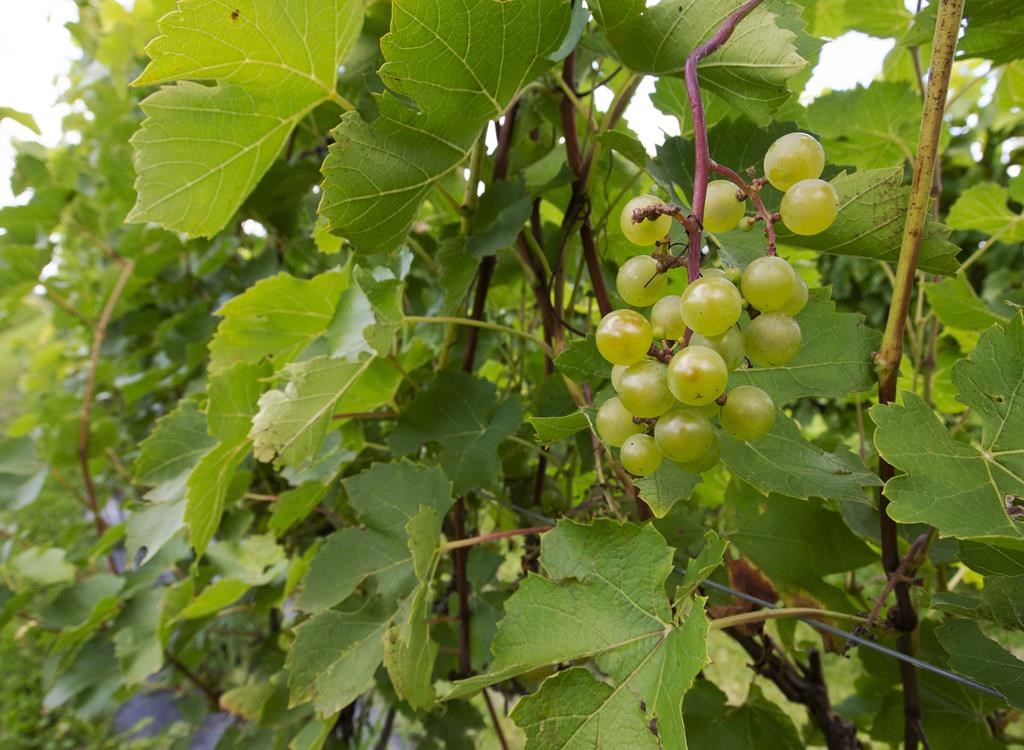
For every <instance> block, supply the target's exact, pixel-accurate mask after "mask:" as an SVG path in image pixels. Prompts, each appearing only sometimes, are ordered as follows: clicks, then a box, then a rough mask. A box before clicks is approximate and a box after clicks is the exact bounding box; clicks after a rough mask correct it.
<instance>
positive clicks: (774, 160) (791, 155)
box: [764, 133, 825, 192]
mask: <svg viewBox="0 0 1024 750" xmlns="http://www.w3.org/2000/svg"><path fill="white" fill-rule="evenodd" d="M824 168H825V149H823V148H822V147H821V144H820V143H818V140H817V139H816V138H815V137H814V136H811V135H808V134H807V133H787V134H786V135H784V136H782V137H781V138H779V139H778V140H776V141H775V143H773V144H772V145H771V146H769V147H768V151H767V152H765V155H764V176H765V177H767V178H768V182H770V183H771V184H772V186H773V187H775V188H777V189H779V190H782V191H783V192H785V191H786V190H789V189H790V188H791V187H792V186H793V185H794V184H796V183H797V182H799V181H800V180H810V179H814V178H815V177H821V170H823V169H824Z"/></svg>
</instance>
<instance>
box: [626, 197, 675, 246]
mask: <svg viewBox="0 0 1024 750" xmlns="http://www.w3.org/2000/svg"><path fill="white" fill-rule="evenodd" d="M664 202H665V201H663V200H661V198H658V197H657V196H654V195H638V196H637V197H636V198H634V199H633V200H631V201H630V202H629V203H627V204H626V206H625V208H623V209H622V214H620V216H619V226H620V227H622V233H623V234H624V235H626V239H627V240H629V241H630V242H632V243H633V244H635V245H653V244H654V243H655V242H657V241H658V240H660V239H664V237H665V235H666V234H668V230H669V229H670V228H671V227H672V217H671V216H659V217H658V218H657V219H655V220H654V221H651V220H649V219H644V220H643V221H641V222H640V223H638V224H634V223H633V212H634V211H635V210H636V209H638V208H647V207H648V206H656V205H658V204H659V203H664Z"/></svg>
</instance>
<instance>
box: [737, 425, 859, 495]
mask: <svg viewBox="0 0 1024 750" xmlns="http://www.w3.org/2000/svg"><path fill="white" fill-rule="evenodd" d="M722 461H723V462H724V463H725V465H726V466H728V467H729V470H730V471H731V472H732V473H733V474H734V475H736V476H737V477H739V478H740V479H742V480H743V481H745V482H747V483H748V484H751V485H753V486H754V487H756V488H757V489H758V490H760V491H761V492H763V493H765V494H767V493H770V492H777V493H779V494H780V495H786V496H788V497H797V498H804V499H806V498H810V497H824V498H836V499H842V500H849V501H851V502H856V503H866V502H867V501H868V500H867V495H866V494H865V492H864V488H865V487H871V486H874V485H877V484H879V481H878V477H877V476H875V475H874V474H873V473H872V472H870V471H868V470H867V469H865V468H864V464H863V463H861V461H860V459H859V458H858V457H857V456H855V455H853V454H852V453H850V452H849V451H847V450H846V449H845V448H843V447H840V448H839V449H838V450H837V451H836V452H835V453H829V452H827V451H825V450H822V449H821V448H819V447H817V446H816V445H814V444H813V443H811V442H809V441H808V440H807V439H806V438H805V437H804V436H803V434H802V433H801V432H800V428H799V427H798V426H797V424H796V423H795V422H794V421H793V420H792V419H790V418H788V417H787V416H786V415H784V414H779V415H778V416H777V417H776V419H775V425H774V426H773V427H772V429H771V430H770V431H769V432H768V433H767V434H766V435H764V436H763V437H760V438H758V439H757V440H753V441H750V442H747V441H743V440H737V439H736V438H734V437H731V436H730V435H727V434H725V433H723V434H722Z"/></svg>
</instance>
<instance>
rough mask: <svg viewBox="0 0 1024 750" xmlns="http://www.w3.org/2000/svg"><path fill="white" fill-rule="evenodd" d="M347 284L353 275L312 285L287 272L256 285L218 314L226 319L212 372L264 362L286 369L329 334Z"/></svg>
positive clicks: (333, 274)
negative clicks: (316, 341)
mask: <svg viewBox="0 0 1024 750" xmlns="http://www.w3.org/2000/svg"><path fill="white" fill-rule="evenodd" d="M348 286H349V274H348V273H347V272H345V271H336V270H335V271H327V272H326V273H322V274H320V275H319V276H315V277H313V278H312V279H309V280H308V281H306V280H303V279H297V278H295V277H294V276H290V275H289V274H286V273H279V274H277V275H276V276H271V277H270V278H268V279H261V280H260V281H257V282H256V283H255V284H253V285H252V286H251V287H249V288H248V289H246V290H245V291H244V292H243V293H242V294H240V295H238V296H237V297H235V298H233V299H230V300H228V301H227V302H225V303H224V304H223V305H222V306H221V308H220V309H219V310H218V311H217V314H218V315H221V316H223V318H224V320H222V321H221V322H220V325H218V326H217V332H216V334H214V337H213V339H212V340H211V341H210V373H211V374H217V373H219V372H220V371H222V370H224V369H226V368H228V367H230V366H231V365H233V364H234V363H235V362H251V363H257V362H260V361H262V360H264V359H269V360H271V361H272V362H273V365H274V369H275V370H279V369H281V368H282V367H284V366H285V365H286V364H288V363H289V362H291V361H292V360H293V359H295V357H296V356H298V355H299V354H300V353H301V352H302V350H303V349H305V348H306V347H307V346H309V345H310V344H311V343H312V342H313V341H314V340H315V339H317V338H319V337H320V336H322V335H323V334H324V333H325V332H326V331H327V326H328V324H329V323H330V322H331V319H332V318H333V317H334V310H335V308H336V307H337V306H338V302H339V300H340V299H341V295H342V292H344V291H345V290H346V289H347V288H348Z"/></svg>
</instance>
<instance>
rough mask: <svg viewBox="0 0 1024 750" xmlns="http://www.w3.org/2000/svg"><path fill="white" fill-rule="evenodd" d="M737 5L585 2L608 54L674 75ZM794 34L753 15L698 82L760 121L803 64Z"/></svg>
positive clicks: (768, 15)
mask: <svg viewBox="0 0 1024 750" xmlns="http://www.w3.org/2000/svg"><path fill="white" fill-rule="evenodd" d="M741 4H742V3H741V2H739V0H716V1H715V2H698V1H695V0H663V2H660V3H657V4H654V5H650V4H648V3H645V2H644V0H595V1H594V2H592V3H590V4H589V7H590V8H591V10H593V12H594V18H595V19H596V20H597V22H598V24H599V26H600V27H601V28H602V30H603V31H604V33H605V35H606V36H607V38H608V41H609V43H610V44H611V46H612V49H613V50H614V51H615V54H616V55H617V56H618V57H619V59H620V60H622V62H623V63H624V64H625V65H627V66H628V67H630V68H631V69H633V70H636V71H639V72H643V73H652V74H656V75H665V74H673V73H681V72H682V70H683V65H684V63H685V62H686V56H687V55H688V54H689V53H690V51H691V50H693V49H694V48H695V47H696V46H697V45H698V44H700V43H701V42H703V41H705V40H706V39H708V38H709V37H710V36H711V35H712V34H713V33H714V32H715V31H716V30H717V29H718V28H719V26H721V24H722V21H724V20H725V18H726V17H727V16H728V15H729V14H730V13H732V12H733V11H734V10H736V9H737V8H738V7H739V6H740V5H741ZM795 40H796V34H794V33H793V32H792V31H790V30H788V29H786V28H784V27H782V26H781V25H780V24H779V23H778V16H777V15H776V13H774V12H772V11H770V10H768V9H766V8H764V7H763V6H762V7H759V8H757V9H755V10H754V11H753V12H752V13H750V14H749V15H748V16H747V17H746V18H744V19H743V20H742V21H741V22H740V24H739V25H738V26H737V27H736V30H735V31H734V32H733V33H732V36H731V37H730V39H729V41H728V42H726V43H725V45H723V46H722V48H721V49H719V50H718V51H716V52H714V53H713V54H711V55H710V56H708V57H707V59H705V60H704V61H703V62H702V63H701V64H700V66H699V68H698V73H699V77H700V79H701V84H702V86H703V87H704V88H706V89H707V90H708V91H711V92H713V93H715V94H718V95H719V96H721V97H722V98H723V99H725V100H726V101H727V102H729V104H731V105H732V106H734V107H736V108H737V109H738V110H740V111H741V112H743V113H744V114H746V115H747V116H749V117H751V118H752V119H754V120H756V121H758V122H765V121H766V120H767V119H768V117H769V116H770V115H771V114H772V113H773V112H775V111H776V110H777V109H778V108H779V107H780V106H781V105H782V104H784V103H785V102H786V101H787V100H788V99H789V97H790V91H789V89H788V88H787V86H786V83H787V81H788V80H789V79H790V78H792V77H793V76H795V75H796V74H797V73H799V72H800V71H801V70H803V68H804V66H805V65H806V64H807V61H806V60H805V59H804V58H803V57H801V56H800V55H799V54H798V52H797V49H796V47H795V46H794V42H795Z"/></svg>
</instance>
